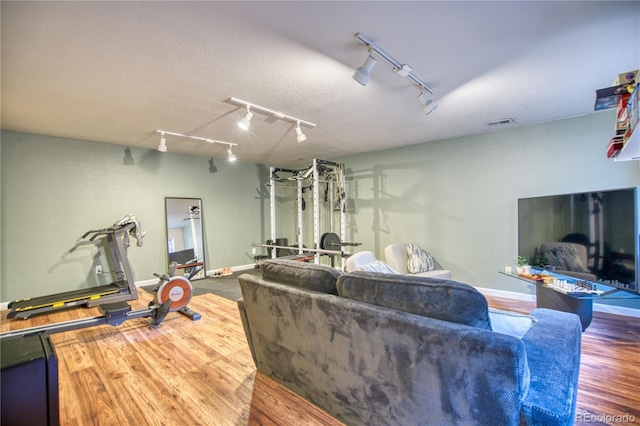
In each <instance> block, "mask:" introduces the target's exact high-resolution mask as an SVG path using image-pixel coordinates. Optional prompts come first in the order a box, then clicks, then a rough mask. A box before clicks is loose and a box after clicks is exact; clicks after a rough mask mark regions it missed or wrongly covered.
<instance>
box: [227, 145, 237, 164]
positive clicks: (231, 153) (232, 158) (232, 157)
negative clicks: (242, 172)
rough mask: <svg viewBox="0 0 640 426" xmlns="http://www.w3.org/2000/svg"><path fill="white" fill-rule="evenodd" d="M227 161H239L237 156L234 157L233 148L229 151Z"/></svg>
mask: <svg viewBox="0 0 640 426" xmlns="http://www.w3.org/2000/svg"><path fill="white" fill-rule="evenodd" d="M227 160H228V161H229V162H233V161H236V160H237V158H236V156H235V155H233V151H231V147H229V149H228V150H227Z"/></svg>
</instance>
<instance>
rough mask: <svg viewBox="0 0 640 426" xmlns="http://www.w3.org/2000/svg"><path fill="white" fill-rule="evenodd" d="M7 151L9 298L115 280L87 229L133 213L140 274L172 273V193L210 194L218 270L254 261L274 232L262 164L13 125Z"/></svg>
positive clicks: (133, 258)
mask: <svg viewBox="0 0 640 426" xmlns="http://www.w3.org/2000/svg"><path fill="white" fill-rule="evenodd" d="M1 151H2V153H1V161H2V163H1V166H2V168H1V177H2V186H1V190H2V205H1V228H2V230H1V238H2V243H1V254H2V261H1V270H0V278H1V282H0V301H1V302H8V301H10V300H14V299H17V298H25V297H31V296H40V295H46V294H51V293H54V292H61V291H67V290H74V289H78V288H83V287H88V286H94V285H97V284H103V283H108V282H110V281H111V280H110V278H109V277H99V276H96V275H95V272H94V271H95V268H94V265H95V264H97V263H102V262H103V261H106V260H105V258H104V253H102V249H101V248H100V247H99V246H96V245H94V244H86V243H85V242H83V241H82V240H81V239H80V237H81V236H82V235H83V234H84V232H86V231H87V230H90V229H97V228H104V227H109V226H111V225H112V224H113V223H114V222H116V221H117V220H119V219H121V218H122V217H123V216H125V215H127V214H134V215H136V216H137V217H138V218H139V219H140V222H141V224H142V227H143V228H144V230H145V232H146V236H145V238H144V240H143V246H142V247H137V246H136V244H135V240H132V244H131V247H130V248H129V251H128V252H129V256H128V257H129V261H130V264H131V268H132V270H133V275H134V279H135V281H138V282H139V281H145V280H150V279H154V277H153V273H154V272H158V273H162V272H166V270H167V265H166V262H167V260H166V259H167V256H166V243H165V235H166V231H165V212H164V198H165V197H193V198H202V202H203V224H204V232H205V254H206V259H207V262H208V265H207V269H209V270H211V269H215V268H221V267H226V266H236V265H245V264H250V263H252V262H253V257H252V255H251V243H254V242H259V241H264V240H266V239H267V238H268V232H269V228H268V207H269V199H268V195H265V193H264V191H265V183H266V181H267V180H268V168H265V167H264V166H261V165H256V164H248V163H243V162H241V161H237V162H235V163H227V161H226V160H218V159H215V160H212V159H210V158H206V157H195V156H190V155H180V154H172V153H159V152H157V151H150V150H141V149H135V148H131V149H130V150H127V148H126V147H124V146H120V145H111V144H104V143H94V142H87V141H79V140H71V139H64V138H57V137H50V136H40V135H34V134H25V133H17V132H12V131H2V145H1ZM265 226H266V228H265Z"/></svg>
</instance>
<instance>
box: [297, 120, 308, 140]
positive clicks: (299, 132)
mask: <svg viewBox="0 0 640 426" xmlns="http://www.w3.org/2000/svg"><path fill="white" fill-rule="evenodd" d="M296 139H297V140H298V142H304V141H306V140H307V136H306V135H305V134H304V133H302V129H301V128H300V122H299V121H298V124H297V125H296Z"/></svg>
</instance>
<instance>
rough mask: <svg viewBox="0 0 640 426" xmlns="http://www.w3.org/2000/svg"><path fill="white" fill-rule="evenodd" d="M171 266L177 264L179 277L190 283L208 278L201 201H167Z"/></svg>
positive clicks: (181, 199)
mask: <svg viewBox="0 0 640 426" xmlns="http://www.w3.org/2000/svg"><path fill="white" fill-rule="evenodd" d="M165 212H166V221H167V258H168V264H171V263H172V262H176V263H177V264H178V268H177V269H176V275H184V276H185V277H187V278H189V279H190V280H194V279H201V278H205V277H206V270H207V268H206V266H205V258H204V237H203V232H202V231H203V229H202V228H203V227H202V200H201V199H200V198H177V197H166V198H165Z"/></svg>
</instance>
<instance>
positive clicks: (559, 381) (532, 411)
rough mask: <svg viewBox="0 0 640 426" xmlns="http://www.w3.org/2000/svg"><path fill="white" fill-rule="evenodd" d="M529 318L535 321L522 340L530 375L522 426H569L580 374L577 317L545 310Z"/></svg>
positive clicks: (580, 329) (573, 411)
mask: <svg viewBox="0 0 640 426" xmlns="http://www.w3.org/2000/svg"><path fill="white" fill-rule="evenodd" d="M531 315H532V316H534V317H535V318H536V320H537V322H536V323H535V324H533V325H532V326H531V328H530V329H529V331H528V332H527V334H525V335H524V336H523V337H522V341H523V342H524V345H525V348H526V352H527V363H528V364H529V371H530V373H531V376H530V385H529V393H528V394H527V397H526V398H525V400H524V402H523V404H522V415H523V418H522V424H525V425H540V424H544V425H572V424H573V422H574V417H575V412H576V396H577V392H578V376H579V373H580V350H581V347H580V344H581V339H582V326H581V325H580V318H579V317H578V316H577V315H575V314H571V313H567V312H560V311H555V310H550V309H544V308H539V309H534V310H533V311H532V312H531Z"/></svg>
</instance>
